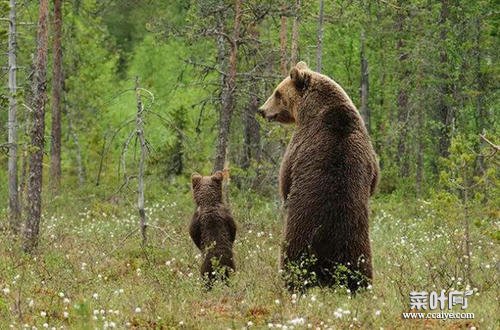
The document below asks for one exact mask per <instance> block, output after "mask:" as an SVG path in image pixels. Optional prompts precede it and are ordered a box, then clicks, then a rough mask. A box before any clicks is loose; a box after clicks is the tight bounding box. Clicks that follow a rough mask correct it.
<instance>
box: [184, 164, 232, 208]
mask: <svg viewBox="0 0 500 330" xmlns="http://www.w3.org/2000/svg"><path fill="white" fill-rule="evenodd" d="M223 177H224V175H223V173H222V172H221V171H217V172H215V173H214V174H213V175H211V176H202V175H200V174H198V173H193V174H192V175H191V186H192V188H193V199H194V201H195V202H196V205H197V206H215V205H217V204H220V203H222V179H223Z"/></svg>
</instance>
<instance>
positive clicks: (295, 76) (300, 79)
mask: <svg viewBox="0 0 500 330" xmlns="http://www.w3.org/2000/svg"><path fill="white" fill-rule="evenodd" d="M290 79H292V82H293V83H294V84H295V87H297V89H300V90H303V89H306V88H307V87H308V86H309V81H310V80H311V74H310V72H309V69H308V68H307V64H305V63H304V62H299V63H297V65H296V66H295V67H294V68H292V70H290Z"/></svg>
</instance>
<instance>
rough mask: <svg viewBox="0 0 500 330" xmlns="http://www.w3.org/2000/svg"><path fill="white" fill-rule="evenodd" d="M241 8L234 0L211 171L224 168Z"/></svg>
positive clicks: (232, 105) (233, 102) (231, 111)
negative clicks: (232, 20)
mask: <svg viewBox="0 0 500 330" xmlns="http://www.w3.org/2000/svg"><path fill="white" fill-rule="evenodd" d="M240 23H241V9H240V0H236V1H235V15H234V27H233V36H232V39H231V41H230V51H229V68H228V69H229V72H228V74H227V77H226V78H227V79H226V80H225V83H224V90H225V91H223V93H222V96H223V99H222V109H221V112H220V115H219V135H218V139H217V148H216V153H215V162H214V169H213V171H214V172H215V171H221V170H222V169H224V163H225V161H226V154H227V145H228V140H229V132H230V128H231V118H232V115H233V111H234V106H235V100H234V94H235V89H236V71H237V59H238V42H239V41H238V39H239V34H240Z"/></svg>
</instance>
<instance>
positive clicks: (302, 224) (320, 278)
mask: <svg viewBox="0 0 500 330" xmlns="http://www.w3.org/2000/svg"><path fill="white" fill-rule="evenodd" d="M259 112H260V114H261V115H262V116H264V117H265V118H266V119H268V120H269V121H276V122H280V123H295V125H296V129H295V132H294V134H293V136H292V139H291V141H290V143H289V144H288V147H287V150H286V152H285V155H284V157H283V161H282V163H281V169H280V192H281V197H282V199H283V202H284V207H285V214H286V224H285V233H284V242H283V246H282V256H281V268H282V269H283V271H284V276H285V280H286V282H287V285H288V287H289V289H291V290H296V289H304V288H306V287H308V286H312V285H321V286H323V285H327V286H332V285H344V286H347V287H348V288H349V289H350V290H351V291H355V290H357V289H358V288H360V287H366V286H368V284H370V283H371V280H372V256H371V249H370V237H369V228H368V222H369V221H368V217H369V208H368V203H369V198H370V196H371V195H372V194H373V192H374V190H375V187H376V185H377V182H378V173H379V168H378V162H377V157H376V155H375V152H374V150H373V147H372V144H371V142H370V137H369V136H368V132H367V130H366V128H365V125H364V122H363V119H362V118H361V117H360V115H359V113H358V111H357V109H356V107H355V106H354V104H353V103H352V101H351V99H350V98H349V96H348V95H347V94H346V92H345V91H344V90H343V89H342V87H341V86H340V85H339V84H337V83H336V82H335V81H333V80H332V79H330V78H329V77H327V76H325V75H322V74H320V73H317V72H314V71H311V70H310V69H309V68H308V67H307V64H305V63H304V62H299V63H298V64H297V65H296V66H295V67H294V68H292V69H291V71H290V76H289V77H287V78H285V79H284V80H283V81H282V82H281V83H280V84H279V85H278V87H277V88H276V89H275V90H274V92H273V94H272V95H271V96H270V97H269V99H268V100H267V101H266V102H265V104H264V105H263V106H262V107H261V108H260V110H259Z"/></svg>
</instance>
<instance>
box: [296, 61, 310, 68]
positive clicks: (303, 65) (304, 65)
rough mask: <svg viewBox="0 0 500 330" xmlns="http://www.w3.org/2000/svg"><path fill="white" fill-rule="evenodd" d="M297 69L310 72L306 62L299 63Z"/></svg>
mask: <svg viewBox="0 0 500 330" xmlns="http://www.w3.org/2000/svg"><path fill="white" fill-rule="evenodd" d="M295 67H296V68H297V69H299V70H308V69H309V67H308V66H307V63H306V62H304V61H300V62H299V63H297V64H296V65H295Z"/></svg>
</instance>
